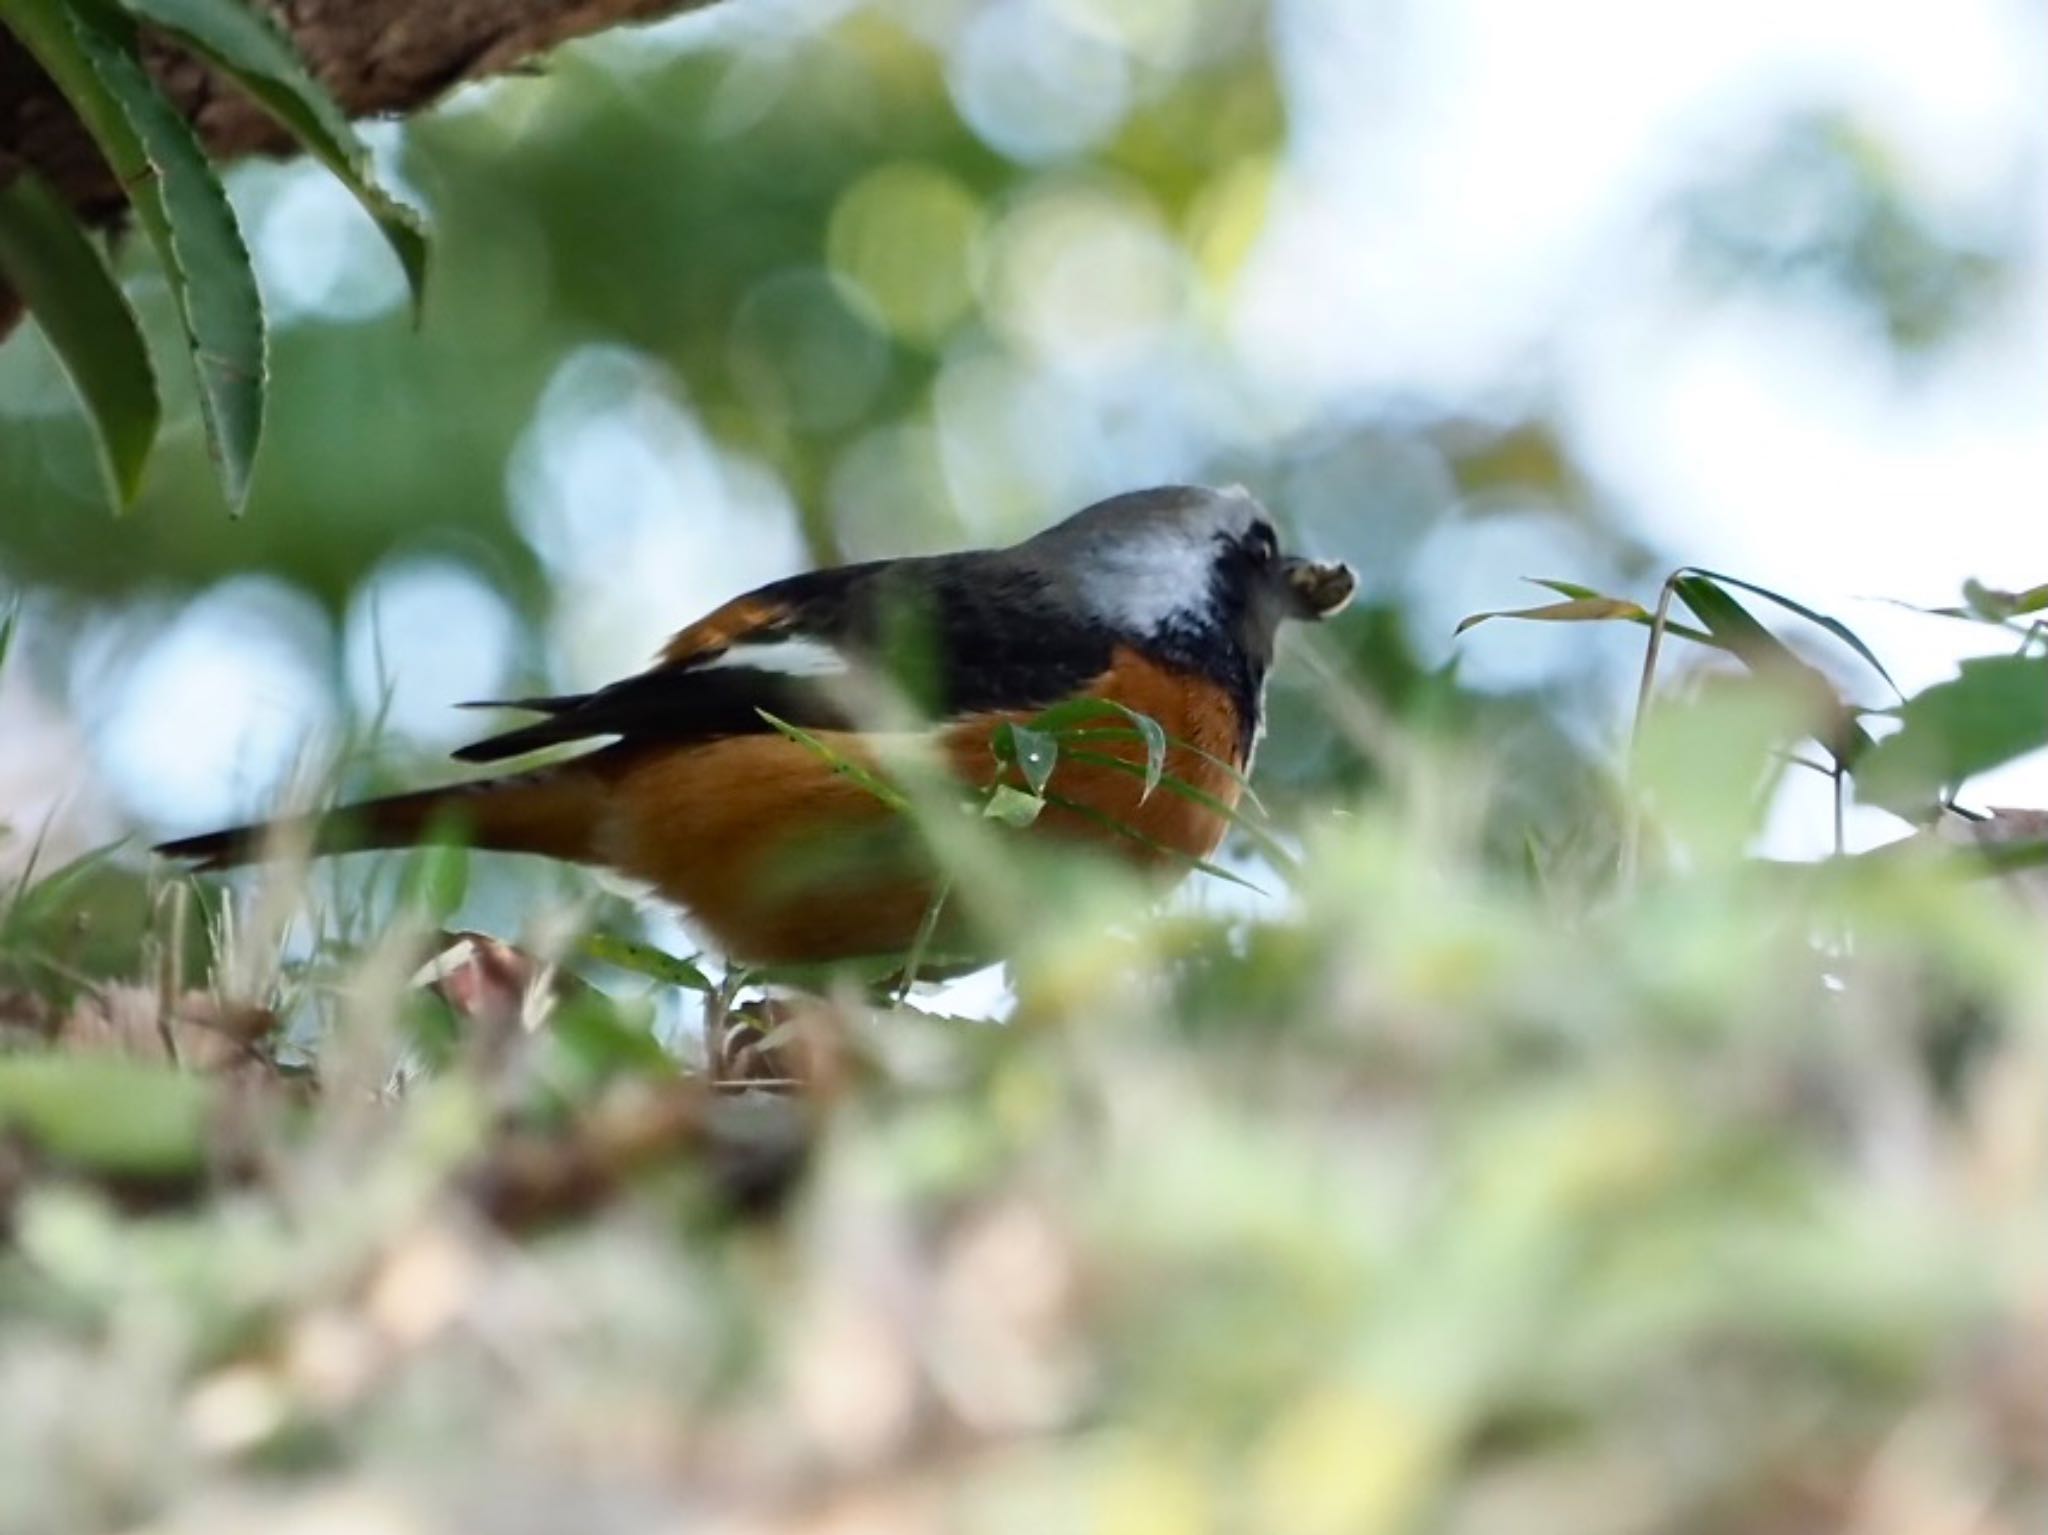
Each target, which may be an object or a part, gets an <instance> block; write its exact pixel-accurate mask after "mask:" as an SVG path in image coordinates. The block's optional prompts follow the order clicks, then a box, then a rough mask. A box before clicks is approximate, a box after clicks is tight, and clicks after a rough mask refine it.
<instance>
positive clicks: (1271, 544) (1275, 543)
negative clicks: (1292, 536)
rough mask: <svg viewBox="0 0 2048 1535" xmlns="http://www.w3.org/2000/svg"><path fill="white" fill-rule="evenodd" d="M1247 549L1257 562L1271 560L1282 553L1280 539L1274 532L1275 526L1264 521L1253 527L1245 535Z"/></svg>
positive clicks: (1254, 524) (1256, 523)
mask: <svg viewBox="0 0 2048 1535" xmlns="http://www.w3.org/2000/svg"><path fill="white" fill-rule="evenodd" d="M1245 547H1246V548H1247V549H1249V550H1251V552H1252V557H1253V558H1254V559H1257V560H1261V561H1264V560H1270V559H1272V558H1273V557H1274V556H1275V555H1277V554H1278V553H1279V552H1280V537H1279V535H1278V534H1276V533H1275V532H1274V531H1273V524H1272V523H1270V522H1266V521H1264V520H1263V519H1262V520H1260V521H1258V522H1255V523H1253V524H1252V525H1251V529H1250V531H1248V532H1247V533H1246V534H1245Z"/></svg>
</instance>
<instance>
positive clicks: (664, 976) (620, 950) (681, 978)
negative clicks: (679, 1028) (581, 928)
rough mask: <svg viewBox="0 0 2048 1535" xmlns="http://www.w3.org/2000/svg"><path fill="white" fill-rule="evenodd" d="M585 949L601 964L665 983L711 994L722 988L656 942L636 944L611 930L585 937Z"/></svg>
mask: <svg viewBox="0 0 2048 1535" xmlns="http://www.w3.org/2000/svg"><path fill="white" fill-rule="evenodd" d="M582 949H583V952H584V953H585V954H586V955H588V956H589V957H590V958H591V959H594V960H596V961H598V962H599V963H600V964H606V965H616V966H617V967H618V968H619V969H621V970H630V971H632V972H633V974H635V975H644V976H646V977H647V978H648V979H649V980H651V981H659V982H661V983H662V984H663V985H664V986H677V987H681V988H682V989H683V990H685V991H696V992H702V993H704V994H705V995H707V996H708V995H710V994H711V993H713V992H715V991H717V989H718V988H717V987H716V986H714V985H712V984H711V978H710V977H709V976H708V975H706V974H705V973H704V972H703V971H702V970H700V969H698V968H697V966H696V965H695V964H694V963H692V962H691V961H690V960H687V959H684V958H682V957H681V956H680V955H676V954H671V953H669V952H668V951H667V950H666V949H657V948H655V947H654V946H653V945H652V944H647V943H635V942H634V941H633V940H632V939H630V938H620V937H616V936H615V935H613V934H611V933H589V934H586V935H585V937H584V939H583V943H582Z"/></svg>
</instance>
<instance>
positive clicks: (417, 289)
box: [120, 0, 427, 316]
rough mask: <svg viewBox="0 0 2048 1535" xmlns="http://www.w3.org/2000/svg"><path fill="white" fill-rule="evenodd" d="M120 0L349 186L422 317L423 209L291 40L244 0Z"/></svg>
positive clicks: (424, 287) (424, 273)
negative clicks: (400, 192) (387, 180)
mask: <svg viewBox="0 0 2048 1535" xmlns="http://www.w3.org/2000/svg"><path fill="white" fill-rule="evenodd" d="M120 3H121V5H122V6H123V7H124V8H125V9H126V10H127V11H128V12H129V14H130V15H132V16H135V17H137V18H139V19H141V20H143V21H147V22H149V23H150V24H152V25H153V26H156V27H159V28H161V29H163V30H164V31H165V32H168V33H170V34H171V35H172V36H174V37H176V38H177V39H178V40H179V41H180V42H182V43H183V44H185V46H187V47H188V48H190V49H192V51H193V52H195V53H197V54H199V55H200V56H201V57H203V58H204V59H206V61H207V62H208V63H210V64H212V65H214V66H215V67H216V68H218V69H219V70H220V71H221V72H222V73H224V74H226V75H227V76H229V77H230V78H231V79H233V80H234V82H235V83H236V84H237V85H239V86H240V87H241V88H242V89H243V90H244V91H246V92H247V93H248V95H249V98H250V99H251V100H252V101H254V102H255V103H256V104H257V105H258V106H260V107H262V108H263V110H264V111H266V112H268V113H269V114H270V115H271V116H272V117H274V118H276V119H277V121H278V122H279V123H280V124H282V125H283V126H284V128H285V130H286V131H287V132H289V133H290V134H291V135H292V137H293V138H294V139H296V140H297V141H298V142H299V145H300V147H301V148H303V149H304V150H305V151H306V152H307V153H308V154H310V155H312V156H313V158H314V159H316V160H318V161H319V162H320V163H321V164H322V165H324V166H326V167H327V169H328V170H329V171H331V172H332V173H333V174H334V176H335V178H336V179H337V180H339V181H340V182H341V184H342V185H343V186H345V187H347V188H348V190H349V192H350V193H351V195H353V196H354V197H355V199H356V201H357V202H359V203H361V204H362V206H363V210H364V211H365V212H367V213H368V214H369V215H370V217H371V218H372V219H374V220H376V223H377V228H378V229H379V231H381V232H382V234H383V236H384V240H385V243H386V244H388V245H389V246H390V247H391V251H392V254H393V255H395V256H397V257H398V264H399V265H400V266H401V267H403V268H404V269H405V280H406V286H407V288H408V289H409V290H410V291H411V294H412V303H413V312H414V314H415V315H416V316H417V314H418V312H419V306H420V301H421V298H422V296H423V294H424V292H425V289H426V279H427V239H426V235H425V233H424V232H423V231H422V229H421V227H420V220H419V216H418V215H417V214H416V213H414V212H413V210H412V209H410V208H408V207H406V206H405V205H404V204H402V203H400V202H398V201H397V200H396V199H395V198H393V197H392V196H391V194H390V193H388V192H387V191H385V190H384V189H383V188H382V187H380V186H379V185H378V184H377V182H376V179H375V173H374V171H373V170H372V168H371V164H370V153H369V150H368V148H367V147H366V146H365V145H364V144H363V141H362V140H361V139H360V138H358V137H357V136H356V131H355V129H354V128H353V127H351V126H350V124H349V121H348V118H347V117H346V116H344V115H343V113H342V110H341V108H340V107H339V106H338V105H337V104H336V103H335V101H334V98H333V97H331V96H329V95H328V94H327V92H326V91H325V90H324V89H323V88H322V87H321V86H320V84H319V83H318V82H317V81H316V80H314V78H313V77H312V75H311V74H310V73H308V72H307V70H306V67H305V64H304V63H303V62H302V61H301V60H300V58H299V55H298V52H297V50H296V48H295V47H294V46H293V44H292V41H291V39H290V38H289V37H287V36H286V35H285V33H284V32H282V31H281V30H280V29H279V28H278V27H277V26H276V25H275V24H274V23H273V22H272V21H271V19H270V18H269V17H268V16H267V15H265V14H263V13H262V12H261V11H259V10H258V9H257V8H256V7H255V6H253V5H249V4H246V3H244V0H120Z"/></svg>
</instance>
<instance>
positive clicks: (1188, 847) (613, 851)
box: [598, 649, 1243, 963]
mask: <svg viewBox="0 0 2048 1535" xmlns="http://www.w3.org/2000/svg"><path fill="white" fill-rule="evenodd" d="M1084 696H1089V697H1095V698H1102V699H1107V700H1110V701H1112V702H1115V703H1118V704H1121V705H1123V706H1124V707H1125V708H1127V709H1131V710H1133V711H1135V712H1137V713H1140V714H1144V715H1147V716H1149V717H1150V718H1152V719H1154V720H1156V721H1157V722H1158V723H1159V725H1160V727H1161V728H1162V729H1163V730H1164V731H1165V732H1166V734H1167V736H1168V737H1169V738H1170V739H1171V740H1172V741H1173V742H1175V743H1176V744H1174V745H1172V746H1170V747H1169V750H1168V755H1167V762H1166V771H1167V772H1168V773H1169V774H1171V775H1173V776H1174V777H1176V778H1178V779H1180V780H1182V781H1184V782H1185V783H1186V784H1187V785H1189V786H1191V787H1193V788H1194V789H1196V790H1198V791H1199V792H1200V793H1202V794H1203V795H1205V796H1207V797H1210V798H1213V799H1214V800H1215V801H1217V802H1218V803H1220V804H1222V805H1224V806H1226V807H1229V806H1235V804H1236V802H1237V798H1238V781H1237V778H1236V776H1235V773H1234V772H1233V771H1232V769H1239V768H1242V766H1243V763H1242V761H1241V760H1240V758H1241V753H1240V750H1239V742H1240V740H1241V739H1242V731H1241V728H1240V721H1239V719H1238V717H1237V711H1236V709H1235V708H1234V706H1233V705H1232V703H1231V701H1230V698H1229V695H1228V694H1227V693H1226V692H1225V691H1224V690H1223V689H1222V688H1220V687H1218V686H1217V685H1215V684H1214V683H1211V682H1208V681H1206V680H1203V679H1201V678H1198V677H1195V676H1193V675H1191V674H1187V673H1183V672H1180V671H1177V670H1174V669H1171V668H1168V667H1165V666H1162V665H1160V664H1159V663H1157V662H1155V661H1152V660H1150V659H1148V658H1146V657H1144V656H1142V655H1140V654H1138V653H1137V652H1136V651H1134V650H1130V649H1119V650H1118V651H1117V652H1116V653H1115V658H1114V661H1113V664H1112V665H1111V666H1110V668H1109V670H1108V671H1106V672H1104V673H1103V674H1102V675H1101V677H1099V678H1098V679H1096V681H1095V683H1094V684H1093V685H1092V686H1090V687H1089V688H1088V689H1086V690H1085V695H1084ZM1037 712H1038V711H1036V710H1022V711H1012V712H1003V713H985V714H976V715H973V716H969V717H966V718H963V719H958V720H955V721H952V722H950V723H948V724H946V725H945V726H943V727H941V728H940V731H939V733H938V740H937V742H936V744H937V746H938V749H939V751H940V753H941V755H942V758H943V760H944V761H945V763H946V765H947V767H948V768H949V770H950V771H951V773H952V774H953V776H954V777H955V778H957V779H958V780H960V781H961V782H962V783H963V784H964V785H967V786H969V787H972V788H985V787H987V786H988V785H990V784H991V783H993V782H994V781H995V780H996V778H997V776H998V774H999V773H1000V772H1002V771H1003V770H1004V769H1003V765H1002V764H1001V763H999V762H998V761H997V760H996V757H995V754H994V751H993V749H992V737H993V736H994V734H995V732H996V730H997V729H998V728H999V727H1000V726H1001V725H1002V724H1003V723H1004V722H1005V721H1011V722H1015V723H1020V724H1022V723H1028V722H1029V721H1030V719H1031V718H1032V717H1033V716H1034V715H1035V714H1036V713H1037ZM1076 729H1077V731H1078V732H1080V734H1079V735H1078V736H1077V737H1075V738H1070V739H1068V740H1067V741H1065V742H1064V744H1063V745H1062V748H1061V754H1060V760H1059V761H1058V763H1057V765H1056V766H1055V769H1054V772H1053V776H1052V780H1051V783H1050V784H1049V785H1048V791H1049V795H1050V796H1051V797H1052V799H1053V801H1054V803H1052V804H1050V805H1048V807H1047V809H1046V810H1045V812H1044V813H1043V814H1042V815H1041V816H1040V817H1039V819H1038V821H1037V823H1036V824H1035V825H1034V827H1033V835H1037V836H1042V837H1054V838H1061V839H1065V840H1069V841H1073V842H1078V843H1086V844H1089V845H1092V846H1094V847H1096V848H1099V849H1101V850H1103V851H1106V852H1108V853H1110V854H1112V855H1114V856H1118V857H1121V858H1124V859H1126V860H1128V861H1130V862H1133V863H1136V864H1138V865H1140V866H1143V867H1166V866H1174V865H1178V864H1180V862H1181V860H1183V859H1189V858H1206V857H1208V856H1209V855H1210V854H1211V853H1213V852H1214V851H1215V850H1216V847H1217V845H1218V844H1219V843H1220V842H1221V841H1222V840H1223V836H1224V833H1225V832H1226V831H1227V830H1228V822H1227V819H1226V817H1225V816H1224V815H1222V814H1219V813H1218V812H1217V811H1216V810H1214V809H1211V808H1208V807H1206V806H1204V805H1201V804H1199V803H1196V802H1194V801H1192V800H1191V799H1190V798H1188V797H1187V796H1185V795H1182V794H1178V793H1175V792H1173V791H1171V790H1168V789H1163V788H1162V789H1156V790H1154V791H1153V792H1152V793H1151V794H1149V795H1147V794H1146V793H1145V792H1144V790H1145V785H1144V777H1143V768H1144V765H1145V746H1144V743H1143V741H1142V740H1141V739H1137V738H1135V736H1134V735H1132V734H1130V733H1128V732H1126V731H1124V730H1123V722H1122V721H1120V720H1117V719H1115V718H1114V717H1108V716H1106V717H1105V718H1104V719H1103V720H1102V721H1100V722H1089V723H1085V724H1082V725H1079V726H1077V727H1076ZM1091 730H1100V731H1104V732H1107V734H1103V735H1089V734H1088V733H1087V732H1089V731H1091ZM817 739H818V740H819V741H820V743H821V744H822V745H823V746H825V747H826V748H827V749H828V750H829V751H830V752H831V753H832V754H834V755H835V756H836V757H838V758H840V759H841V760H842V761H846V762H852V763H857V764H859V765H860V766H861V767H863V768H864V769H867V770H870V771H879V765H878V764H877V762H876V759H875V755H874V753H873V752H872V751H871V750H870V748H869V745H868V744H867V743H866V742H865V741H864V740H863V738H862V737H861V736H860V735H858V734H856V733H853V732H840V731H834V732H819V733H818V735H817ZM1182 743H1184V744H1182ZM1190 748H1192V749H1190ZM1091 758H1098V759H1107V760H1106V761H1103V760H1090V759H1091ZM1116 764H1121V766H1118V765H1116ZM1223 764H1228V766H1227V767H1226V766H1224V765H1223ZM611 799H612V806H611V809H610V812H609V814H608V815H607V816H606V818H605V828H604V832H603V835H602V838H601V846H600V848H599V849H598V851H599V854H600V856H601V857H602V858H603V859H604V861H606V862H608V863H611V864H612V865H613V866H615V867H617V868H620V869H622V870H624V871H625V872H627V873H630V874H632V875H635V876H636V877H638V878H641V879H645V880H647V881H648V882H649V883H651V884H653V885H655V886H656V887H657V888H658V889H660V890H661V891H662V892H663V894H665V895H667V896H668V897H670V898H671V899H673V900H675V901H677V902H679V903H680V904H682V905H683V906H685V907H687V908H688V909H689V910H690V911H692V912H693V913H694V914H695V915H696V916H697V918H698V919H699V920H700V921H701V922H703V923H704V925H705V926H706V927H707V928H708V929H710V931H711V933H712V935H713V936H714V937H715V938H716V939H717V940H718V941H719V943H720V944H722V945H723V946H725V947H726V948H727V950H728V951H729V952H731V953H732V954H734V955H736V956H738V957H741V958H744V959H749V960H754V961H759V962H768V963H775V962H810V961H821V960H829V959H838V958H846V957H852V956H858V955H867V954H884V953H891V952H900V951H902V950H904V949H906V948H908V947H909V946H910V944H911V943H912V942H913V940H914V938H915V935H916V933H917V930H918V926H919V924H920V922H921V921H922V920H923V918H924V915H925V912H926V910H927V908H928V906H929V904H930V901H931V895H932V890H933V887H934V878H933V875H932V872H931V869H930V867H929V865H928V864H927V863H926V862H925V861H924V859H923V857H922V855H921V853H920V852H919V844H918V840H917V838H916V836H915V834H914V832H913V831H912V830H911V829H910V828H908V827H907V826H905V825H904V824H903V822H902V820H901V818H900V817H899V816H897V815H896V813H895V812H894V811H892V810H891V809H890V808H889V807H888V806H887V805H886V804H884V803H883V802H882V801H881V800H880V799H879V798H877V797H876V795H875V794H874V793H873V792H871V791H870V790H869V789H868V788H866V787H863V786H862V785H861V784H860V783H859V782H858V781H856V780H855V778H854V777H852V776H850V775H848V774H846V773H843V772H841V771H838V770H836V769H835V767H834V766H833V764H832V763H831V762H830V761H828V760H826V758H825V757H824V756H823V755H822V754H821V753H820V752H818V751H816V750H814V749H812V748H811V747H809V746H806V745H804V744H803V743H801V742H798V741H792V740H790V739H788V738H787V737H785V736H783V735H780V734H775V733H769V734H760V735H746V736H733V737H727V738H725V739H721V740H717V741H711V742H706V743H702V744H698V745H690V746H682V747H675V748H669V749H659V748H657V749H650V750H647V751H643V752H640V753H636V754H634V755H632V756H631V757H630V758H628V759H626V760H624V761H622V762H621V764H620V766H619V768H618V769H617V771H616V776H615V777H614V779H613V784H612V793H611Z"/></svg>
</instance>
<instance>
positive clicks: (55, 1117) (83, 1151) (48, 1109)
mask: <svg viewBox="0 0 2048 1535" xmlns="http://www.w3.org/2000/svg"><path fill="white" fill-rule="evenodd" d="M213 1101H214V1093H213V1088H212V1085H211V1084H210V1083H209V1082H208V1081H207V1080H206V1079H205V1078H202V1077H196V1076H191V1075H188V1074H187V1073H185V1072H181V1071H177V1070H175V1069H172V1068H170V1067H166V1066H152V1065H147V1064H145V1063H143V1062H141V1061H135V1060H126V1059H123V1058H121V1057H119V1056H111V1055H6V1056H0V1136H6V1137H9V1138H12V1137H14V1136H20V1137H22V1138H24V1139H25V1140H27V1141H28V1142H30V1143H31V1144H32V1145H34V1146H35V1147H36V1148H37V1149H38V1150H40V1151H42V1152H44V1153H46V1154H47V1155H49V1156H52V1157H55V1158H57V1159H58V1160H60V1161H62V1162H65V1163H68V1164H70V1165H72V1166H74V1167H79V1168H83V1169H86V1170H88V1171H92V1172H99V1173H110V1174H117V1175H126V1176H131V1177H155V1178H168V1177H185V1176H190V1175H192V1174H194V1173H196V1172H198V1171H200V1170H201V1169H202V1168H203V1167H204V1166H205V1163H206V1156H207V1127H208V1123H209V1120H210V1119H211V1117H212V1106H213Z"/></svg>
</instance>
